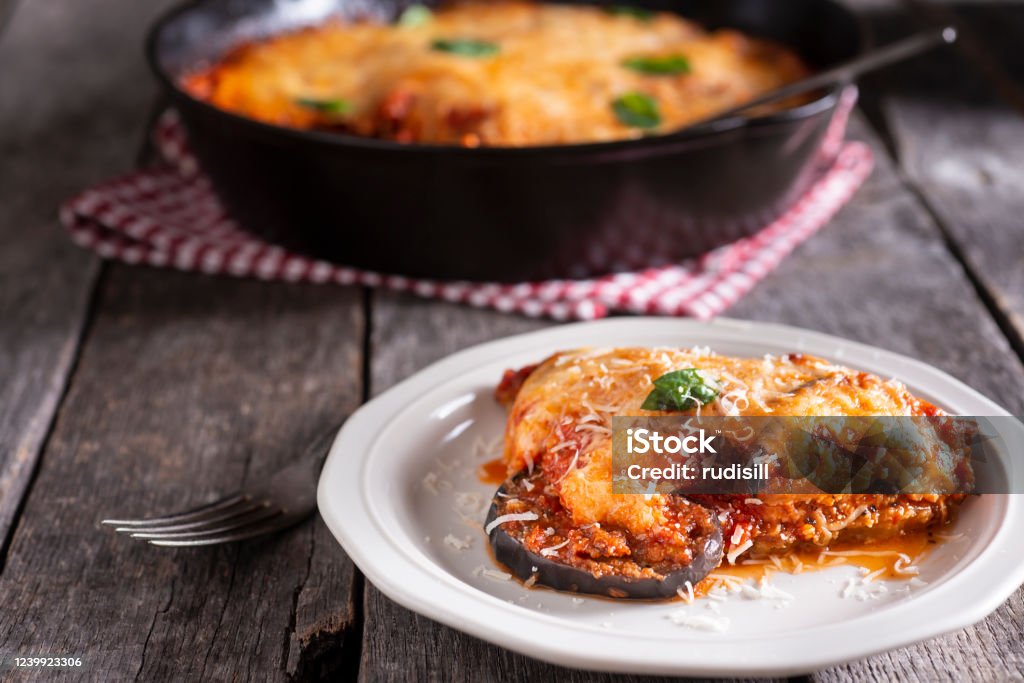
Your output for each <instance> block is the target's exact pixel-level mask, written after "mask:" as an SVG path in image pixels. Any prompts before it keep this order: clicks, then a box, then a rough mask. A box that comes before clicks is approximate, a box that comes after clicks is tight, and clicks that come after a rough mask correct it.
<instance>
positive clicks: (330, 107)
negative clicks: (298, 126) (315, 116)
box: [295, 97, 352, 116]
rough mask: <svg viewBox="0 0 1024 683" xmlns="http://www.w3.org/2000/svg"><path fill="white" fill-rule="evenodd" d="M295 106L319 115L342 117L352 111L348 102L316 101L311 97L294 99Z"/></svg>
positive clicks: (337, 100)
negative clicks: (316, 112)
mask: <svg viewBox="0 0 1024 683" xmlns="http://www.w3.org/2000/svg"><path fill="white" fill-rule="evenodd" d="M295 104H297V105H299V106H300V107H305V108H306V109H312V110H314V111H318V112H320V113H321V114H334V115H339V116H340V115H343V114H348V113H349V112H351V111H352V103H351V102H349V101H348V100H342V99H338V98H336V99H329V100H318V99H315V98H312V97H297V98H295Z"/></svg>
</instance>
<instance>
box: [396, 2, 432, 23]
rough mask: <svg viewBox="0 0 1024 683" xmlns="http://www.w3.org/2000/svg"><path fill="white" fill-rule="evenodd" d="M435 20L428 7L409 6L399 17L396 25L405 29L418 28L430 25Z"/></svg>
mask: <svg viewBox="0 0 1024 683" xmlns="http://www.w3.org/2000/svg"><path fill="white" fill-rule="evenodd" d="M433 18H434V13H433V12H431V11H430V8H429V7H427V6H426V5H409V6H408V7H406V8H405V9H404V10H403V11H402V13H401V14H400V15H399V16H398V21H397V22H395V23H397V24H398V25H399V26H401V27H403V28H416V27H417V26H424V25H426V24H429V23H430V20H431V19H433Z"/></svg>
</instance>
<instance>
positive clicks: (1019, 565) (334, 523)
mask: <svg viewBox="0 0 1024 683" xmlns="http://www.w3.org/2000/svg"><path fill="white" fill-rule="evenodd" d="M620 327H627V328H633V329H632V330H623V331H621V332H619V334H625V335H629V334H635V335H637V336H641V335H644V334H646V335H647V336H652V335H653V336H657V335H659V334H660V335H661V336H686V335H687V334H693V333H694V332H695V331H698V332H699V334H700V335H702V336H708V335H712V336H721V335H724V336H725V337H728V336H730V335H734V336H735V335H737V334H744V333H747V334H749V333H751V332H757V333H758V334H759V336H760V337H761V338H759V339H758V340H744V339H740V338H734V339H733V340H732V341H740V342H743V343H747V344H750V345H751V346H753V347H755V348H756V347H757V346H758V345H759V344H766V345H767V344H770V343H771V342H769V341H767V340H766V337H779V336H781V337H782V338H783V339H781V340H778V339H777V340H776V341H775V343H779V342H780V341H790V342H791V343H792V344H793V345H794V346H796V347H798V348H794V349H793V350H794V351H800V350H805V351H807V352H808V353H819V354H820V355H824V356H825V357H826V358H828V357H829V356H830V355H831V356H833V357H834V356H835V355H836V354H834V353H833V354H828V353H821V352H817V351H815V350H814V349H812V348H799V347H806V346H824V345H830V346H831V347H833V348H834V349H840V350H842V354H840V356H841V357H838V358H835V357H834V358H832V360H834V361H835V362H839V363H844V364H846V363H849V364H851V365H854V366H856V365H857V363H856V362H850V361H849V359H848V358H847V353H848V352H850V353H853V354H854V355H855V356H856V355H867V356H868V357H869V358H870V361H869V364H870V363H871V362H879V363H882V364H889V365H890V366H897V367H901V368H907V369H910V370H912V371H913V372H914V373H915V374H917V375H920V376H923V377H926V378H929V381H933V382H939V383H941V384H945V385H946V387H944V388H943V391H948V392H959V393H960V394H962V396H963V400H968V399H969V400H970V401H973V402H976V403H979V404H980V405H984V406H987V410H989V411H990V412H989V413H987V414H991V415H1010V413H1009V412H1008V411H1006V410H1005V409H1004V408H1002V407H1001V406H999V405H998V404H996V403H995V402H994V401H992V400H991V399H988V398H987V397H985V396H984V395H982V394H981V393H980V392H978V391H976V390H974V389H972V388H971V387H969V386H967V385H966V384H964V383H963V382H961V381H960V380H959V379H957V378H955V377H953V376H952V375H950V374H948V373H946V372H944V371H942V370H940V369H938V368H936V367H934V366H932V365H929V364H927V363H924V362H923V361H919V360H916V359H914V358H911V357H909V356H905V355H902V354H898V353H895V352H892V351H888V350H885V349H880V348H878V347H874V346H870V345H868V344H863V343H861V342H855V341H849V340H846V339H843V338H841V337H837V336H834V335H829V334H825V333H822V332H817V331H813V330H806V329H803V328H798V327H793V326H788V325H780V324H777V323H761V322H754V321H743V320H733V319H727V318H718V319H715V320H712V321H696V320H675V319H666V318H650V317H632V318H612V319H604V320H598V321H588V322H582V323H573V324H567V325H559V326H554V327H549V328H545V329H542V330H536V331H531V332H527V333H524V334H519V335H513V336H508V337H503V338H500V339H496V340H492V341H489V342H485V343H483V344H478V345H474V346H471V347H468V348H466V349H462V350H460V351H457V352H455V353H453V354H450V355H448V356H446V357H444V358H442V359H440V360H438V361H436V362H434V363H432V364H430V365H428V366H427V367H425V368H423V369H421V370H419V371H418V372H416V373H414V374H413V375H411V376H410V377H408V378H406V379H404V380H402V381H401V382H399V383H397V384H395V385H394V386H392V387H391V388H389V389H387V390H385V391H384V392H382V393H381V394H379V395H378V396H376V397H375V398H373V399H372V400H370V401H369V402H367V403H366V404H364V405H363V406H362V407H360V408H359V409H358V410H356V411H355V412H354V413H353V414H352V415H351V417H349V418H348V420H347V421H346V422H345V424H344V425H343V426H342V428H341V429H340V430H339V432H338V434H337V436H336V437H335V440H334V443H333V444H332V447H331V450H330V453H329V455H328V457H327V461H326V463H325V465H324V469H323V472H322V474H321V478H320V482H319V485H318V489H317V502H318V506H319V508H320V512H321V516H322V517H323V519H324V521H325V523H326V524H327V526H328V528H329V529H330V531H331V532H332V534H333V535H334V536H335V538H336V539H337V540H338V541H339V542H340V543H341V545H342V547H343V548H344V549H345V551H346V553H347V554H348V556H349V558H350V559H352V561H353V562H354V563H355V564H356V566H358V567H359V569H360V570H361V571H362V572H363V573H364V574H365V575H366V577H367V578H368V579H369V580H370V581H371V582H372V583H373V584H374V585H375V586H376V587H377V588H378V589H379V590H381V591H382V592H383V593H384V594H385V595H386V596H388V597H389V598H391V599H392V600H395V601H396V602H398V603H399V604H401V605H403V606H404V607H406V608H408V609H411V610H413V611H415V612H418V613H420V614H422V615H424V616H427V617H428V618H430V619H433V620H435V621H439V622H441V623H443V624H446V625H448V626H450V627H452V628H455V629H457V630H460V631H462V632H465V633H468V634H470V635H472V636H475V637H478V638H481V639H483V640H486V641H488V642H491V643H494V644H496V645H498V646H500V647H504V648H507V649H510V650H514V651H517V652H520V653H522V654H524V655H527V656H530V657H534V658H537V659H541V660H544V661H548V662H550V663H553V664H557V665H561V666H570V667H574V668H579V669H589V670H598V671H616V672H629V673H644V674H675V675H698V676H700V675H705V676H707V675H717V676H724V675H740V676H743V675H752V674H761V675H793V674H799V673H806V672H808V671H812V670H816V669H820V668H823V667H827V666H832V665H836V664H841V663H845V662H848V661H852V660H855V659H859V658H861V657H865V656H869V655H872V654H877V653H879V652H884V651H888V650H891V649H895V648H899V647H904V646H907V645H910V644H913V643H916V642H920V641H921V640H925V639H928V638H932V637H936V636H938V635H941V634H943V633H948V632H950V631H953V630H957V629H961V628H965V627H967V626H970V625H972V624H974V623H977V622H978V621H980V620H981V619H983V618H985V617H986V616H988V614H990V613H991V612H992V611H994V610H995V609H997V608H998V607H999V606H1000V605H1001V604H1002V603H1003V602H1004V601H1005V600H1006V599H1007V598H1008V597H1009V596H1010V595H1012V593H1013V592H1014V591H1016V589H1017V588H1018V587H1019V585H1020V584H1021V583H1022V582H1024V549H1021V550H1018V553H1017V554H1018V558H1017V559H1018V560H1019V561H1017V562H1012V561H1010V562H1007V563H1006V565H1003V566H1007V565H1008V566H1009V567H1011V568H1012V567H1016V569H1015V570H1013V569H1010V570H1009V571H1005V572H1003V571H999V572H998V573H997V574H996V575H995V576H990V577H989V578H988V579H987V580H985V581H984V582H983V583H981V582H979V581H978V580H974V581H973V583H970V584H969V585H968V586H965V588H971V587H973V588H974V589H975V590H974V591H965V590H964V588H961V587H959V586H957V587H956V588H955V590H956V593H955V594H956V595H957V596H963V597H961V599H960V600H958V609H949V608H948V603H947V602H945V601H944V598H945V597H947V594H949V593H950V592H951V591H952V590H954V589H953V588H951V587H950V586H949V585H948V584H949V583H951V582H952V583H954V584H965V583H968V580H969V579H970V578H971V576H972V575H974V574H979V573H981V574H985V573H986V572H985V571H984V570H985V569H989V568H990V567H991V565H992V564H993V562H994V561H995V559H994V556H996V555H999V554H1000V553H1005V552H1007V550H1008V549H1006V548H1004V549H1003V550H1002V551H1000V550H999V547H998V546H999V542H1000V539H1002V544H1003V545H1006V538H1007V537H1008V535H1010V532H1011V531H1012V529H1013V526H1014V525H1016V526H1017V528H1018V529H1017V530H1018V531H1020V532H1024V511H1022V509H1021V501H1020V500H1019V496H1016V495H1012V494H1010V495H1007V499H1006V501H1005V502H1004V509H1003V515H1002V518H1001V519H999V520H998V521H997V523H996V526H995V528H994V533H993V534H992V542H991V543H990V545H989V547H986V548H984V549H983V550H982V552H981V554H979V555H978V556H977V557H975V558H974V559H973V560H972V561H971V562H969V563H968V564H967V565H966V566H965V567H963V568H962V569H960V570H959V571H958V572H956V573H955V574H954V575H953V576H951V577H950V578H949V579H947V580H946V581H944V582H943V584H941V585H939V586H937V587H936V588H935V589H933V590H930V591H927V592H925V593H923V594H921V595H920V596H917V597H914V598H913V599H912V600H909V601H907V602H905V603H899V604H894V605H891V606H887V607H886V608H883V609H881V610H878V612H876V613H873V614H865V615H862V616H861V617H858V618H856V619H853V620H850V621H849V622H839V623H836V624H830V625H828V626H825V627H822V628H818V629H815V632H814V634H813V635H814V636H816V637H815V640H816V641H818V640H822V639H824V643H820V644H819V646H818V647H815V646H814V645H813V644H810V643H807V642H806V641H804V640H801V642H800V644H799V646H798V648H797V649H796V650H794V649H793V648H792V645H790V647H783V645H784V644H783V643H780V642H779V640H773V639H772V637H771V636H770V635H769V636H765V637H750V636H745V637H743V641H742V642H748V643H751V645H752V650H753V652H750V651H748V652H745V653H744V656H743V657H742V659H740V658H736V657H734V658H733V660H732V661H726V658H724V657H722V656H721V654H722V653H718V656H717V659H713V660H711V659H708V658H707V657H706V655H707V653H708V651H709V650H716V649H722V646H723V645H725V646H727V645H728V644H729V643H730V642H732V643H736V642H737V640H736V639H732V640H731V641H730V639H729V637H728V635H727V634H726V635H723V634H714V635H713V636H712V637H711V638H710V639H709V638H707V637H699V636H707V634H699V633H696V632H694V633H693V634H687V635H692V636H693V637H692V638H691V639H686V638H679V633H678V632H673V633H675V636H674V637H673V638H672V644H673V652H672V655H673V656H672V657H670V658H665V657H647V658H645V659H639V658H638V657H637V654H638V653H637V652H635V651H634V652H621V649H622V648H621V646H622V644H623V640H622V635H623V632H622V631H618V632H617V631H616V630H605V629H600V628H598V627H594V626H590V625H584V624H576V625H575V626H574V627H573V631H574V632H575V633H577V634H586V639H587V644H588V647H587V648H586V649H585V650H582V651H581V650H580V649H575V650H573V649H571V648H570V647H568V646H567V645H566V644H565V643H564V642H563V640H562V639H561V638H559V637H557V636H558V635H559V632H561V635H562V636H565V635H566V632H565V629H566V628H567V624H566V623H565V619H564V618H556V617H552V616H548V615H541V614H537V613H536V612H534V611H531V610H527V609H524V608H522V607H519V606H515V605H509V604H508V603H506V602H505V601H504V600H502V599H500V598H497V597H495V596H493V595H490V594H488V593H486V592H483V591H479V590H477V589H475V588H474V587H472V586H470V585H468V584H465V583H464V582H462V581H461V580H460V579H458V578H457V577H455V576H453V575H451V574H449V573H448V572H447V571H445V570H444V569H441V568H439V567H436V566H432V567H431V569H433V570H436V572H431V571H426V568H425V567H423V566H421V565H420V564H418V563H416V562H415V561H414V559H413V558H412V557H411V556H409V555H407V554H405V553H403V551H402V549H401V548H396V547H392V545H391V544H389V543H388V542H387V535H386V533H382V532H385V530H383V529H380V528H379V522H378V521H377V520H376V519H375V515H374V513H373V506H372V503H371V502H369V501H365V500H364V499H363V497H362V496H361V494H362V493H363V492H364V491H365V486H364V476H365V475H367V473H368V472H367V467H368V466H369V465H368V463H369V460H370V459H369V458H363V459H362V461H361V462H360V463H359V465H358V467H359V471H358V476H354V475H355V474H356V473H355V472H354V471H353V470H352V467H351V465H350V464H349V463H347V462H345V460H346V458H345V453H346V452H348V453H352V452H362V453H368V452H371V451H372V444H373V443H374V442H375V441H376V439H377V437H378V436H379V434H380V432H381V431H382V430H383V428H385V427H386V426H387V424H388V421H389V419H390V418H391V417H392V416H397V415H399V414H401V413H402V412H404V410H406V408H407V407H408V406H409V405H411V404H412V403H414V402H415V401H416V399H417V398H418V395H417V393H416V392H415V391H412V390H416V389H419V388H421V386H423V388H425V389H426V390H429V389H430V388H437V387H440V386H442V385H443V384H444V383H446V382H447V381H451V380H453V379H455V378H456V377H458V375H459V374H461V373H465V372H470V371H472V370H473V369H475V368H478V367H480V366H481V365H486V364H488V363H490V362H493V361H494V360H496V359H498V358H500V357H504V356H508V355H511V354H514V353H520V352H524V351H528V350H531V349H532V348H534V347H538V346H547V347H548V348H549V349H550V350H552V351H553V350H556V349H558V348H571V347H572V346H573V344H572V343H570V344H565V343H560V342H559V338H561V337H569V338H575V339H576V341H575V346H577V347H578V346H585V345H590V344H581V343H580V340H587V339H588V334H590V335H591V336H592V335H593V332H594V330H595V329H597V330H600V329H611V330H612V332H611V334H615V333H616V329H615V328H620ZM656 328H662V329H656ZM598 343H599V342H598ZM697 343H700V340H697ZM917 381H918V382H920V381H923V380H922V379H921V377H918V379H917ZM908 383H909V382H908ZM924 393H929V392H924ZM409 394H411V397H410V396H409ZM343 493H344V494H345V495H342V494H343ZM382 540H384V541H385V542H384V543H383V544H382V543H381V541H382ZM986 558H988V559H987V560H986ZM1004 559H1005V558H1004ZM385 560H387V561H391V562H394V563H395V564H393V565H390V566H389V565H387V564H386V562H385ZM434 573H440V574H442V575H443V576H434ZM991 573H992V572H991V571H990V572H988V574H991ZM445 577H447V580H445ZM412 580H419V581H421V582H425V585H426V586H427V587H429V588H431V589H433V592H434V595H432V596H425V594H424V592H423V591H422V590H414V589H412V588H411V587H410V585H409V584H410V583H411V581H412ZM981 586H984V588H983V589H982V590H980V591H979V590H978V589H979V587H981ZM467 601H468V602H469V603H473V606H474V607H475V609H474V610H466V609H465V608H466V607H468V606H469V604H464V603H467ZM456 605H461V609H456V608H455V606H456ZM936 607H938V609H936ZM929 608H931V611H930V613H929V615H930V618H928V619H921V620H919V621H915V619H918V618H919V617H916V616H915V614H914V613H916V612H927V611H928V610H929ZM478 610H479V611H478ZM499 612H500V613H499ZM908 612H909V614H908ZM893 613H896V616H899V617H900V620H899V621H900V623H906V626H907V628H906V630H904V631H900V632H898V634H896V635H893V631H890V630H889V629H885V632H886V633H885V636H884V637H882V636H881V633H880V632H875V633H874V634H873V636H872V637H869V638H861V639H860V640H856V639H854V638H850V637H848V636H849V635H851V634H849V633H845V634H844V631H846V632H848V631H850V630H851V629H853V630H857V629H858V628H863V626H864V625H863V624H862V623H860V622H863V621H865V620H868V621H870V619H871V618H877V616H878V615H891V614H893ZM495 617H497V618H498V619H500V620H498V621H490V620H494V619H495ZM489 619H490V620H489ZM887 623H889V624H894V622H893V620H892V619H891V618H890V619H888V620H887ZM851 625H852V626H851ZM517 627H526V628H522V629H520V630H517ZM538 629H539V630H538ZM869 635H870V634H869ZM844 636H847V637H844ZM789 637H790V638H792V636H789ZM830 639H831V640H832V645H831V647H829V646H828V645H829V642H830ZM628 640H630V641H631V640H632V639H628ZM658 642H659V643H661V644H662V645H664V642H663V641H658ZM837 642H838V643H841V644H842V645H843V646H842V647H836V646H835V643H837ZM616 645H618V646H619V648H616V647H615V646H616ZM688 649H689V650H691V654H693V655H696V656H697V657H696V659H695V661H687V657H686V651H687V650H688ZM701 655H704V658H703V661H702V657H701ZM755 655H756V656H755Z"/></svg>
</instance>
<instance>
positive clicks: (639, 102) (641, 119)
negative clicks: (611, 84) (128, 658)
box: [612, 92, 661, 128]
mask: <svg viewBox="0 0 1024 683" xmlns="http://www.w3.org/2000/svg"><path fill="white" fill-rule="evenodd" d="M612 111H614V112H615V116H616V118H618V119H619V121H621V122H622V124H623V125H626V126H630V127H631V128H657V127H658V125H659V124H660V123H661V113H660V112H659V111H658V103H657V102H656V101H655V100H654V98H653V97H651V96H650V95H645V94H644V93H642V92H630V93H626V94H625V95H622V96H621V97H619V98H617V99H615V101H613V102H612Z"/></svg>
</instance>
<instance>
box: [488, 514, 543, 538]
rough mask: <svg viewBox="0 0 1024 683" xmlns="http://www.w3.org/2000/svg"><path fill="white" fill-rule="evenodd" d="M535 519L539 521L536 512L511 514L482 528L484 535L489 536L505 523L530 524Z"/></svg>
mask: <svg viewBox="0 0 1024 683" xmlns="http://www.w3.org/2000/svg"><path fill="white" fill-rule="evenodd" d="M535 519H539V515H537V513H536V512H511V513H509V514H507V515H501V516H500V517H495V518H494V519H493V520H491V523H490V524H488V525H487V526H486V527H484V533H485V534H490V533H491V532H492V531H494V529H496V528H497V527H499V526H501V525H502V524H504V523H505V522H532V521H533V520H535Z"/></svg>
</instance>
